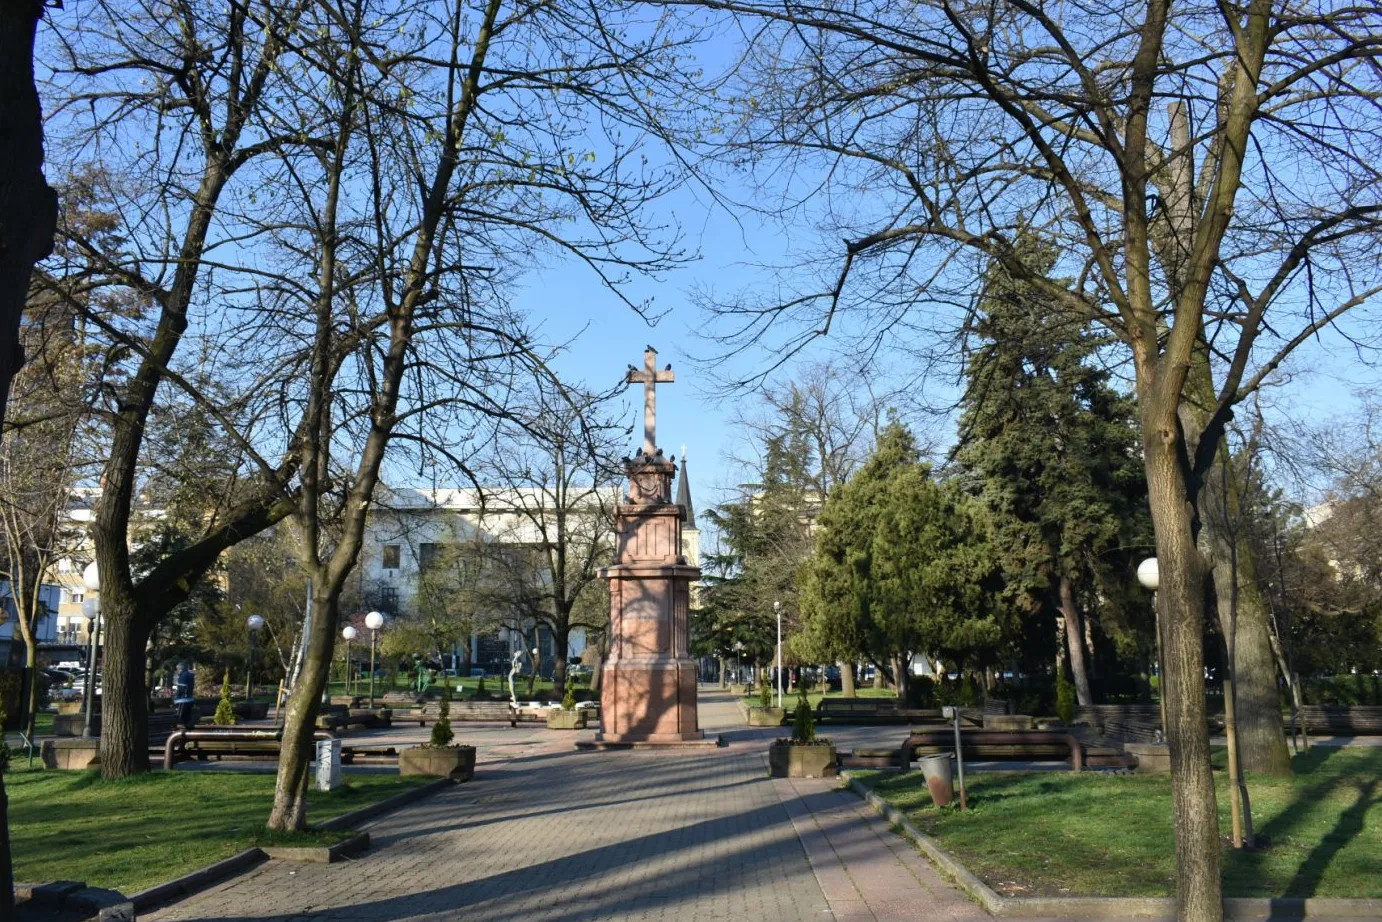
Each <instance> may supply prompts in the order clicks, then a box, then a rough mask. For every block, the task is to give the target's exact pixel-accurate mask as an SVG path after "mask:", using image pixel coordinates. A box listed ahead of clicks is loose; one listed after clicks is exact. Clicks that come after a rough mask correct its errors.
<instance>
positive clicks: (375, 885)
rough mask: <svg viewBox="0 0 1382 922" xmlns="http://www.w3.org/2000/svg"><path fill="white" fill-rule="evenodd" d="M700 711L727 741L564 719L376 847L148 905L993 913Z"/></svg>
mask: <svg viewBox="0 0 1382 922" xmlns="http://www.w3.org/2000/svg"><path fill="white" fill-rule="evenodd" d="M701 714H702V717H701V723H702V726H705V727H707V728H708V729H711V730H712V731H713V730H717V729H718V730H723V731H725V734H726V737H727V738H728V740H729V741H730V745H729V746H728V747H727V748H722V749H717V750H703V751H699V752H695V753H688V752H682V753H667V752H575V751H572V749H571V748H570V740H571V737H570V736H566V737H564V742H559V741H560V740H562V739H563V738H558V741H553V742H546V743H545V744H539V743H538V741H537V740H532V741H528V740H525V742H526V743H528V745H526V746H525V747H523V749H521V750H510V751H509V754H508V757H507V758H504V759H503V761H497V762H496V761H491V762H488V763H484V764H482V766H481V768H480V770H479V771H478V772H477V775H476V778H475V779H474V780H473V781H472V782H471V783H469V784H466V785H461V786H459V787H457V788H455V789H453V790H449V791H446V792H444V793H442V794H439V795H437V796H434V797H432V798H429V799H427V800H424V801H421V802H419V803H417V804H415V805H413V806H410V807H407V808H405V809H403V810H400V811H398V812H396V813H393V814H391V815H389V816H387V817H384V818H382V819H380V820H378V821H377V822H375V823H373V824H370V825H369V826H367V827H366V828H368V829H369V830H370V834H371V837H372V839H373V848H372V849H371V850H370V851H369V852H368V853H367V854H366V855H364V856H363V857H361V858H360V859H359V860H357V861H349V862H344V863H341V864H335V865H301V864H289V863H285V862H267V863H265V864H263V865H261V866H260V867H258V868H257V869H255V870H254V871H252V872H250V873H249V874H246V875H243V876H241V877H238V878H235V879H234V880H231V881H229V882H227V883H225V884H222V885H220V886H218V887H216V888H214V889H212V890H208V891H206V892H204V893H202V894H199V895H197V896H195V897H193V898H191V899H188V900H185V901H183V902H181V903H178V904H175V905H173V906H170V907H168V908H166V909H164V910H162V911H161V912H158V913H155V914H153V915H152V916H146V917H145V918H152V919H158V920H167V922H172V920H202V919H207V920H210V919H234V920H245V922H248V920H255V922H260V920H274V922H318V920H323V922H324V920H333V922H337V920H339V922H346V920H360V922H365V920H369V922H391V920H415V919H417V920H421V919H428V920H431V919H465V920H467V922H471V920H474V922H491V920H492V922H500V920H503V922H510V920H524V922H546V920H559V919H560V920H576V922H581V920H596V919H600V920H604V919H610V920H620V922H633V920H668V922H690V920H694V922H701V920H712V919H724V920H744V922H797V920H801V922H805V920H813V922H814V920H822V919H825V920H829V919H835V920H850V922H855V920H902V919H908V920H914V919H919V918H924V919H928V920H929V919H937V920H974V922H979V920H983V919H987V918H988V917H987V916H986V915H985V914H984V913H983V911H982V910H980V909H979V908H978V907H976V906H975V905H973V904H972V903H970V902H968V901H967V900H966V899H965V897H964V896H963V895H962V894H960V893H959V892H958V891H956V890H955V889H954V888H952V887H950V886H949V885H947V884H946V883H945V882H944V881H943V880H942V879H941V878H940V877H939V876H938V875H937V874H936V872H935V871H934V869H932V868H931V866H930V865H929V864H928V863H927V862H926V861H925V860H924V859H923V858H921V857H920V856H919V855H917V854H916V853H915V852H914V851H913V850H912V849H911V848H910V846H908V844H907V843H906V842H904V841H903V840H902V839H900V838H898V837H896V836H894V835H893V834H892V833H890V832H889V831H888V829H887V827H886V825H885V824H884V823H883V822H882V821H881V820H879V819H878V818H877V817H876V816H875V815H874V814H873V813H872V811H871V810H869V809H868V807H867V806H866V805H865V804H864V803H863V801H861V800H859V799H858V798H857V797H854V796H853V795H852V794H849V793H845V792H841V791H839V790H837V789H835V788H834V786H833V785H832V784H830V783H828V782H824V781H820V782H816V781H794V782H788V781H774V780H770V779H768V778H767V777H766V766H765V755H764V749H765V747H764V745H763V742H764V739H765V737H771V736H772V735H775V733H776V732H777V731H774V730H768V731H766V732H763V731H750V730H748V729H747V728H738V727H736V726H735V725H737V723H738V715H737V711H736V709H735V708H734V706H733V705H732V704H731V703H730V702H729V701H728V699H727V698H725V697H723V696H721V695H719V694H715V693H712V694H708V695H703V698H702V707H701ZM547 739H549V740H550V739H551V736H550V735H547ZM543 750H545V751H543Z"/></svg>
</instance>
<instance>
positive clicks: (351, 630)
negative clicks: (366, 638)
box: [341, 624, 360, 695]
mask: <svg viewBox="0 0 1382 922" xmlns="http://www.w3.org/2000/svg"><path fill="white" fill-rule="evenodd" d="M359 633H360V632H359V631H357V630H355V625H353V624H347V625H346V626H345V627H344V628H343V629H342V630H341V636H342V637H344V638H345V642H346V649H345V654H346V656H345V692H346V694H347V695H351V694H354V692H353V691H352V690H351V687H350V642H351V641H352V640H354V639H355V638H356V637H357V636H359Z"/></svg>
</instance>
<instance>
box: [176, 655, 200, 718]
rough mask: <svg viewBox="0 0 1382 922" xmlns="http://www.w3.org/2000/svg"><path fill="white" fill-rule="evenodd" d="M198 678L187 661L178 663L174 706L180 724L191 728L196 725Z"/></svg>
mask: <svg viewBox="0 0 1382 922" xmlns="http://www.w3.org/2000/svg"><path fill="white" fill-rule="evenodd" d="M196 705H197V695H196V679H195V677H194V676H193V674H192V670H191V669H189V668H187V664H186V663H178V671H177V675H175V676H174V677H173V707H174V708H175V709H176V710H177V714H178V726H180V727H182V728H183V729H190V728H191V727H193V726H195V725H196V722H197V718H196V715H195V714H194V713H193V711H194V710H195V709H196Z"/></svg>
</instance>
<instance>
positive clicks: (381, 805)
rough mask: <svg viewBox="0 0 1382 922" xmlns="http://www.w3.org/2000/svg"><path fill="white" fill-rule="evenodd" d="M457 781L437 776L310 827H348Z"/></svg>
mask: <svg viewBox="0 0 1382 922" xmlns="http://www.w3.org/2000/svg"><path fill="white" fill-rule="evenodd" d="M457 783H458V782H455V781H452V780H451V779H450V778H438V779H437V780H436V781H429V782H428V783H427V784H423V785H419V786H418V787H415V788H413V789H412V790H408V791H402V792H400V793H398V794H395V795H394V796H392V797H386V798H384V799H383V800H381V801H379V802H378V803H374V804H369V805H368V806H365V807H361V808H359V809H358V810H352V811H350V812H349V813H342V814H341V815H340V816H335V817H332V818H331V819H329V820H323V821H321V822H320V823H313V824H312V828H313V829H325V830H335V829H350V828H352V827H353V826H355V825H356V824H357V823H363V822H364V821H365V820H372V819H374V818H375V817H377V816H383V815H384V814H385V813H392V812H393V811H395V810H397V809H398V808H399V807H406V806H407V805H408V804H410V803H412V802H413V801H415V800H422V799H423V798H425V797H431V796H432V795H433V794H435V793H437V792H438V791H443V790H445V789H447V788H452V787H455V786H456V784H457Z"/></svg>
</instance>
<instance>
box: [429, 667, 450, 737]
mask: <svg viewBox="0 0 1382 922" xmlns="http://www.w3.org/2000/svg"><path fill="white" fill-rule="evenodd" d="M455 738H456V734H455V733H453V732H452V730H451V683H450V682H448V681H447V680H446V679H445V678H444V677H443V678H442V685H441V704H439V705H437V722H436V723H434V724H432V739H431V740H430V741H429V742H428V744H427V745H429V746H431V747H432V748H433V749H446V748H448V747H449V746H450V745H451V741H452V740H453V739H455Z"/></svg>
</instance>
